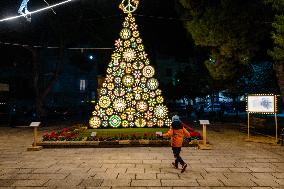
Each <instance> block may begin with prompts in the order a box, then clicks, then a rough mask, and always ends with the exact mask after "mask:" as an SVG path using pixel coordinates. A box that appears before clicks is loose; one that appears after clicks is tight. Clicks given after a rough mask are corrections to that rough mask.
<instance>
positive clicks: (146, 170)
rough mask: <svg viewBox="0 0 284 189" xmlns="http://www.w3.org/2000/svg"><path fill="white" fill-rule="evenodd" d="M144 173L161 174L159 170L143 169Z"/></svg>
mask: <svg viewBox="0 0 284 189" xmlns="http://www.w3.org/2000/svg"><path fill="white" fill-rule="evenodd" d="M145 173H161V168H145Z"/></svg>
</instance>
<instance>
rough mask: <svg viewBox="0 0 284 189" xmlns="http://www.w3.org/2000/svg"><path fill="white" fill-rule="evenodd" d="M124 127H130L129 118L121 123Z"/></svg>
mask: <svg viewBox="0 0 284 189" xmlns="http://www.w3.org/2000/svg"><path fill="white" fill-rule="evenodd" d="M121 125H122V127H128V125H129V123H128V121H127V120H124V121H122V123H121Z"/></svg>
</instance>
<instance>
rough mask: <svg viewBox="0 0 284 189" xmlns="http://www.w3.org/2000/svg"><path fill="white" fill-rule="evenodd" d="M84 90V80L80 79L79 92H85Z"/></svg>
mask: <svg viewBox="0 0 284 189" xmlns="http://www.w3.org/2000/svg"><path fill="white" fill-rule="evenodd" d="M85 90H86V80H85V79H81V80H80V91H85Z"/></svg>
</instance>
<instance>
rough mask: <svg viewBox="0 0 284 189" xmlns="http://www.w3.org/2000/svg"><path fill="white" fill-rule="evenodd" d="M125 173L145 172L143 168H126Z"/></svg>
mask: <svg viewBox="0 0 284 189" xmlns="http://www.w3.org/2000/svg"><path fill="white" fill-rule="evenodd" d="M126 173H145V169H144V168H127V171H126Z"/></svg>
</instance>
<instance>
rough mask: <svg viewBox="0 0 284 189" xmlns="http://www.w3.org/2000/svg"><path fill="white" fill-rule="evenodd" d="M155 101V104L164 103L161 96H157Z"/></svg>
mask: <svg viewBox="0 0 284 189" xmlns="http://www.w3.org/2000/svg"><path fill="white" fill-rule="evenodd" d="M156 100H157V102H158V103H159V104H161V103H163V102H164V98H163V97H162V96H158V97H157V98H156Z"/></svg>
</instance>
